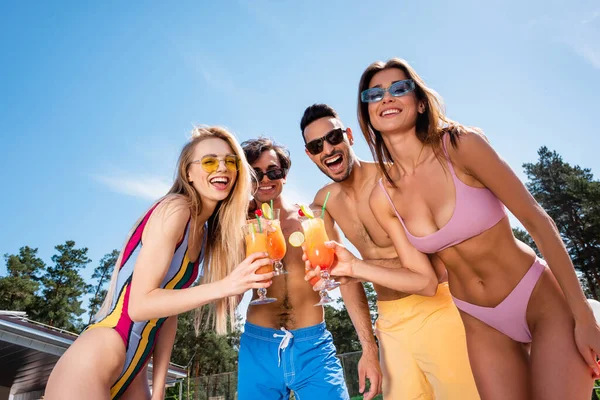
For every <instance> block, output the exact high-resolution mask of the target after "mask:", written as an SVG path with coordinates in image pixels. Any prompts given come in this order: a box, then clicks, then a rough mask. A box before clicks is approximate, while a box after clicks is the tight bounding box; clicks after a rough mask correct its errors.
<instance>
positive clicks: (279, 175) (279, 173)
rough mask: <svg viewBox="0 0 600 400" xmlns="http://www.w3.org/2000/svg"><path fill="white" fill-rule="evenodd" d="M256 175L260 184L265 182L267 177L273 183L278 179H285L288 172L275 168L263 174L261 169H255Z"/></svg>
mask: <svg viewBox="0 0 600 400" xmlns="http://www.w3.org/2000/svg"><path fill="white" fill-rule="evenodd" d="M254 173H255V174H256V179H257V181H258V182H260V181H262V180H263V177H264V176H265V175H266V176H267V178H269V179H270V180H272V181H276V180H277V179H283V178H285V174H286V173H287V171H286V170H285V169H283V168H273V169H270V170H267V172H262V171H261V170H260V169H255V170H254Z"/></svg>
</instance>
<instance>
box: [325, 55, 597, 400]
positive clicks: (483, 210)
mask: <svg viewBox="0 0 600 400" xmlns="http://www.w3.org/2000/svg"><path fill="white" fill-rule="evenodd" d="M358 118H359V122H360V125H361V128H362V131H363V134H364V136H365V138H366V140H367V142H368V143H369V146H370V148H371V151H372V153H373V156H374V158H375V160H376V161H377V162H378V164H379V167H380V169H381V172H382V175H383V179H382V180H381V181H380V184H379V185H378V186H376V188H375V189H374V190H373V193H372V194H371V200H370V204H371V209H372V211H373V213H374V214H375V217H376V218H377V220H378V222H379V223H380V224H381V226H382V227H383V228H384V229H385V230H386V231H387V233H388V235H389V236H390V237H391V238H392V240H393V242H394V245H395V247H396V250H397V252H398V255H399V257H400V260H401V262H402V265H403V266H404V267H406V268H408V269H415V270H422V269H423V267H424V265H425V264H429V266H430V267H431V265H430V263H436V264H437V263H438V262H439V260H441V261H443V263H444V264H445V265H446V268H447V271H448V279H449V284H450V289H451V292H452V295H453V298H454V301H455V303H456V306H457V307H458V308H459V309H460V311H461V316H462V318H463V322H464V325H465V329H466V334H467V345H468V351H469V359H470V362H471V366H472V369H473V373H474V376H475V380H476V383H477V387H478V390H479V394H480V396H481V398H482V399H503V400H504V399H511V400H521V399H522V400H530V399H538V398H539V399H546V400H548V399H557V400H558V399H560V400H566V399H569V400H579V399H581V400H584V399H585V400H588V399H589V398H590V393H591V388H592V385H593V376H598V375H599V374H598V364H597V361H596V360H597V357H598V353H599V352H600V328H599V327H598V325H597V323H596V320H595V319H594V316H593V313H592V311H591V309H590V306H589V305H588V303H587V302H586V299H585V297H584V295H583V292H582V290H581V287H580V285H579V282H578V280H577V276H576V275H575V271H574V269H573V265H572V263H571V260H570V258H569V255H568V254H567V251H566V249H565V246H564V245H563V243H562V241H561V239H560V236H559V234H558V231H557V229H556V226H555V225H554V222H553V221H552V219H551V218H550V217H549V216H548V215H547V214H546V213H545V212H544V210H543V209H542V208H541V207H540V205H539V204H537V202H536V201H535V200H534V199H533V197H532V196H531V194H530V193H529V192H528V191H527V189H526V188H525V187H524V185H523V184H522V183H521V181H520V180H519V179H518V177H517V176H516V175H515V173H514V172H513V171H512V170H511V169H510V167H509V166H508V165H507V164H506V163H505V162H504V161H503V160H502V159H501V158H500V157H499V156H498V154H496V152H495V151H494V149H493V148H492V147H491V146H490V144H489V143H488V141H487V140H486V138H485V137H484V135H483V134H482V132H481V131H480V130H478V129H472V128H466V127H464V126H462V125H460V124H458V123H456V122H453V121H451V120H450V119H448V118H447V117H446V116H445V115H444V113H443V109H442V104H441V99H440V97H439V96H438V95H437V94H436V93H435V92H434V91H433V90H431V89H430V88H428V87H427V86H426V85H425V83H424V82H423V80H422V79H421V78H420V77H419V76H418V75H417V74H416V72H415V71H414V70H413V69H412V68H411V67H410V66H409V65H408V64H407V63H406V62H405V61H403V60H400V59H392V60H390V61H388V62H387V63H383V62H375V63H373V64H371V65H370V66H369V67H368V68H367V69H366V70H365V72H364V73H363V75H362V77H361V80H360V85H359V103H358ZM505 205H506V207H507V208H508V209H509V210H510V211H511V212H512V213H513V214H514V215H515V216H516V217H517V218H518V219H519V221H521V223H522V224H523V226H525V228H526V229H527V230H528V231H529V233H530V234H531V236H532V237H533V239H534V240H535V242H536V244H537V245H538V247H539V248H540V250H541V252H542V254H543V255H544V257H545V259H546V260H547V261H548V264H546V261H544V260H542V259H540V258H537V257H536V255H535V253H534V252H533V250H532V249H531V248H529V247H527V246H526V245H525V244H523V243H522V242H520V241H518V240H517V239H515V237H514V236H513V233H512V230H511V226H510V224H509V220H508V217H507V213H506V209H505ZM336 252H337V253H338V257H340V256H341V257H340V258H342V259H343V260H345V261H349V260H350V257H351V256H350V255H349V254H348V253H347V252H346V251H344V250H343V249H342V248H341V246H340V247H339V248H338V249H336ZM423 254H427V255H429V257H424V255H423ZM548 266H550V268H548ZM529 343H531V348H530V351H529V352H528V351H526V350H525V348H524V347H525V346H524V345H523V344H529Z"/></svg>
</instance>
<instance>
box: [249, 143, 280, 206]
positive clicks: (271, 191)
mask: <svg viewBox="0 0 600 400" xmlns="http://www.w3.org/2000/svg"><path fill="white" fill-rule="evenodd" d="M250 166H251V167H252V168H253V169H254V171H256V172H257V173H259V175H264V176H263V177H262V179H261V180H260V181H259V182H258V184H257V183H255V184H254V198H255V199H256V200H258V201H259V202H261V203H267V202H269V201H271V200H275V199H276V198H277V197H279V195H280V194H281V192H282V191H283V185H284V184H285V182H286V178H285V175H284V177H283V178H281V179H273V180H271V179H270V178H269V177H268V176H267V175H266V173H267V172H269V171H278V170H281V163H280V160H279V157H278V155H277V153H276V152H275V150H273V149H270V150H265V151H263V152H262V153H261V154H260V156H259V157H258V158H257V159H256V161H254V162H253V163H251V164H250Z"/></svg>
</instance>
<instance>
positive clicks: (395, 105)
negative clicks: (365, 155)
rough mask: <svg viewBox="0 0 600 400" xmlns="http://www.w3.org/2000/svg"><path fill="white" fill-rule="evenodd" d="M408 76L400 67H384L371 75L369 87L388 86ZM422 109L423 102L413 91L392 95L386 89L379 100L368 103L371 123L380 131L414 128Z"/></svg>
mask: <svg viewBox="0 0 600 400" xmlns="http://www.w3.org/2000/svg"><path fill="white" fill-rule="evenodd" d="M408 78H409V77H408V76H407V75H406V74H405V73H404V71H402V70H401V69H398V68H388V69H384V70H382V71H379V72H377V73H376V74H375V75H373V78H371V81H370V82H369V88H374V87H379V88H388V87H389V86H390V85H391V84H392V83H395V82H398V81H402V80H405V79H408ZM424 110H425V108H424V104H423V102H420V101H419V100H418V99H417V96H416V94H415V91H411V92H408V93H406V94H405V95H403V96H400V97H394V96H392V95H390V94H389V93H388V92H387V91H386V92H385V95H384V96H383V99H382V100H381V101H378V102H373V103H369V104H368V112H369V119H370V120H371V124H372V125H373V128H375V129H376V130H378V131H380V132H381V133H386V132H390V131H396V130H408V129H411V128H414V127H415V126H416V123H417V117H418V114H420V113H423V111H424Z"/></svg>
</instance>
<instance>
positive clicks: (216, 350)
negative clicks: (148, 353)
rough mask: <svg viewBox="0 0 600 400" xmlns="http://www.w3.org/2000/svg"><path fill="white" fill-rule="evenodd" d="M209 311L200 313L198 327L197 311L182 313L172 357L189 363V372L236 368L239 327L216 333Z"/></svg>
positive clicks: (185, 363)
mask: <svg viewBox="0 0 600 400" xmlns="http://www.w3.org/2000/svg"><path fill="white" fill-rule="evenodd" d="M207 318H208V313H202V314H201V321H200V323H199V326H200V328H201V329H199V330H198V331H197V330H196V329H195V311H190V312H187V313H184V314H181V315H179V317H178V320H177V335H176V337H175V345H174V346H173V354H172V356H171V360H172V361H173V362H174V363H176V364H179V365H188V366H189V371H190V376H192V377H196V376H206V375H213V374H220V373H223V372H231V371H235V370H236V368H237V357H238V353H237V348H238V346H239V337H240V333H239V331H238V330H237V329H236V330H235V331H234V332H231V333H230V334H228V335H225V336H221V335H217V334H216V333H215V332H214V330H213V329H211V328H210V324H208V321H207Z"/></svg>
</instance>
